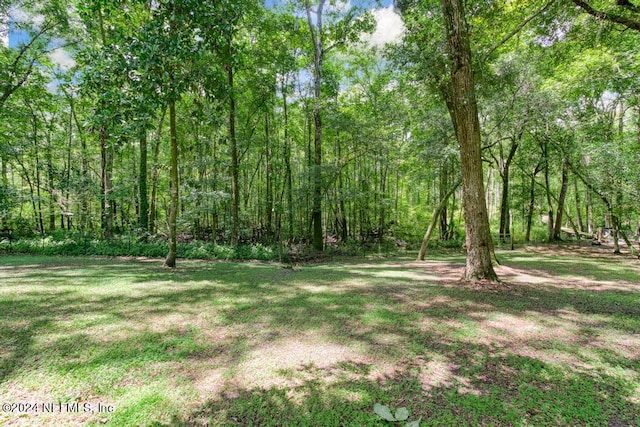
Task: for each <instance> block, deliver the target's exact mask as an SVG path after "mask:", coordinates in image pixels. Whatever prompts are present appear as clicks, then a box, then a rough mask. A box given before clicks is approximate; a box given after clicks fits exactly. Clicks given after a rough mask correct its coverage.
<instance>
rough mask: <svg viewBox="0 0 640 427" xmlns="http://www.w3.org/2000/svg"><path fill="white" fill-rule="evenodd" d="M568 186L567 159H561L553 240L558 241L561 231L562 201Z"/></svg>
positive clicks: (564, 198)
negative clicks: (560, 177)
mask: <svg viewBox="0 0 640 427" xmlns="http://www.w3.org/2000/svg"><path fill="white" fill-rule="evenodd" d="M568 187H569V167H568V165H567V160H566V159H563V160H562V184H561V187H560V196H559V197H558V209H557V210H556V223H555V226H554V227H553V240H554V241H559V240H561V239H560V232H561V231H562V213H563V212H564V202H565V200H566V198H567V188H568Z"/></svg>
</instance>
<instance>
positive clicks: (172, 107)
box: [164, 99, 179, 268]
mask: <svg viewBox="0 0 640 427" xmlns="http://www.w3.org/2000/svg"><path fill="white" fill-rule="evenodd" d="M169 134H170V144H171V173H170V176H171V178H170V181H171V185H170V186H171V205H170V208H169V253H168V254H167V258H166V259H165V260H164V266H165V267H169V268H175V266H176V258H177V254H178V243H177V239H176V237H177V234H176V225H177V224H176V222H177V221H176V220H177V217H178V195H179V193H178V185H179V183H178V135H177V130H176V102H175V100H173V99H172V100H170V101H169Z"/></svg>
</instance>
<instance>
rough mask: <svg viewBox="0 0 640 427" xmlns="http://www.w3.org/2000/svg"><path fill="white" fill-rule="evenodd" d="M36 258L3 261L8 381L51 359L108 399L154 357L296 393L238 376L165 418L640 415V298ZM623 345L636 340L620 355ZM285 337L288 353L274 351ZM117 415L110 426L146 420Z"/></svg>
mask: <svg viewBox="0 0 640 427" xmlns="http://www.w3.org/2000/svg"><path fill="white" fill-rule="evenodd" d="M30 261H31V265H39V266H40V267H36V268H33V267H30V268H29V269H24V268H21V267H20V265H19V263H15V264H16V265H15V266H9V267H3V269H4V270H3V272H5V273H6V274H7V277H12V274H13V275H14V277H15V278H14V279H13V280H12V281H10V282H9V283H8V284H7V285H6V286H7V288H5V292H4V293H2V294H0V320H1V321H2V324H3V326H6V327H3V328H2V331H0V345H1V346H2V348H3V350H2V352H1V353H0V355H1V359H0V386H2V384H3V383H6V382H8V381H10V380H11V379H12V378H14V376H15V375H16V374H18V373H19V372H21V371H22V372H24V371H29V370H37V369H40V368H42V367H43V366H44V365H46V367H47V369H50V370H53V371H55V372H57V373H58V374H59V375H62V376H64V375H76V376H79V377H81V378H86V379H87V381H91V382H92V384H89V386H88V387H89V388H90V389H91V393H97V394H104V395H108V394H109V393H112V391H111V388H112V387H113V386H114V385H122V384H125V387H126V386H127V381H128V379H129V377H131V375H134V374H135V372H136V371H138V370H144V369H146V368H148V367H152V366H154V364H158V363H165V362H171V363H175V364H182V365H185V366H184V367H183V368H182V370H181V371H179V372H178V373H177V375H182V374H184V373H185V372H187V371H188V369H187V366H188V365H191V364H198V363H200V364H202V365H207V366H209V365H210V367H213V368H220V369H222V370H223V371H224V372H223V373H226V375H227V376H229V377H230V378H226V377H225V375H222V376H221V378H220V381H221V382H225V381H227V380H231V381H230V382H232V383H233V375H236V374H237V375H239V376H242V375H243V370H246V369H247V366H249V367H252V369H254V371H255V372H251V374H255V373H256V372H257V373H258V374H259V373H260V370H264V371H268V372H267V375H269V376H271V377H274V378H275V377H277V378H278V381H280V382H282V381H284V382H285V383H287V384H288V385H287V386H286V387H285V386H281V385H278V384H279V383H278V382H276V383H275V384H272V385H270V386H261V385H260V383H259V381H253V380H252V379H251V378H250V379H249V380H247V379H246V378H244V379H245V380H246V381H244V382H243V381H242V379H241V380H238V381H237V382H235V383H234V385H233V386H232V387H229V388H226V389H225V387H222V389H221V391H220V392H219V393H217V394H216V395H215V396H214V397H211V398H210V399H208V400H206V401H205V403H203V404H202V405H200V407H198V408H196V409H195V410H193V411H191V412H190V413H188V414H182V413H180V412H177V413H176V414H175V417H174V420H173V421H172V422H171V423H172V424H175V425H184V424H187V425H207V424H212V425H218V424H219V425H323V426H324V425H326V426H330V425H336V426H337V425H384V424H381V423H380V422H379V421H377V420H376V418H375V415H373V413H372V410H371V408H372V407H373V404H374V403H378V402H379V403H384V404H388V405H390V406H394V407H399V406H406V407H408V408H409V409H410V410H411V413H412V419H417V418H418V417H422V419H423V424H424V425H443V424H444V425H447V424H457V425H478V424H485V425H486V424H498V425H516V424H523V423H532V424H534V425H546V424H560V425H567V424H592V425H607V424H609V425H633V424H634V423H637V422H640V420H638V419H637V418H634V417H635V414H638V413H640V407H639V405H638V403H637V396H636V397H634V396H635V394H637V393H638V392H637V388H638V387H639V386H638V384H639V383H640V381H639V380H638V376H637V372H638V371H639V370H640V362H639V360H640V359H639V358H638V348H637V347H636V348H634V346H635V345H636V344H637V343H638V340H637V331H638V330H640V299H639V293H638V292H632V291H602V290H601V291H598V292H597V293H596V292H589V291H584V290H577V289H565V288H562V287H554V286H548V285H546V286H530V285H521V286H516V285H514V286H511V287H508V288H504V289H500V290H498V291H493V292H484V291H479V290H472V289H468V288H464V287H456V286H451V285H449V284H447V285H446V286H443V285H442V284H440V283H437V282H434V281H433V280H432V279H431V273H430V272H429V271H424V270H425V269H423V268H420V267H411V268H407V267H406V266H403V265H402V264H401V263H399V264H397V265H388V263H387V264H385V265H384V266H381V267H377V266H375V265H373V266H372V265H368V266H366V268H364V267H362V266H360V267H359V266H358V265H352V264H349V265H341V264H338V265H323V266H313V267H303V269H302V270H301V271H292V270H284V269H281V268H280V267H278V266H275V265H268V264H260V263H241V264H232V263H198V262H195V263H184V264H183V266H182V267H181V268H180V270H178V271H176V272H169V271H166V270H162V269H159V268H157V267H154V266H150V265H148V264H140V263H135V262H130V261H124V262H121V263H118V262H114V261H113V260H99V261H94V260H91V261H90V262H91V264H90V265H87V261H77V263H76V264H75V265H74V268H73V269H69V268H68V267H67V266H66V260H64V259H60V260H55V262H52V261H51V260H46V262H44V263H41V264H38V259H34V260H30ZM27 262H28V261H27ZM442 264H446V263H441V264H438V265H439V266H442ZM449 267H450V268H454V269H455V268H457V267H458V265H457V264H451V265H449ZM407 270H409V271H407ZM390 272H394V274H389V273H390ZM409 273H411V274H409ZM112 281H123V282H124V283H125V285H124V286H122V285H117V286H116V287H114V288H113V289H112V288H111V286H112V285H111V283H112ZM3 286H5V285H4V284H3ZM12 286H15V289H17V290H16V292H15V293H12V292H11V287H12ZM25 286H26V288H25ZM7 289H8V290H7ZM34 289H35V290H34ZM217 329H221V330H223V331H224V332H225V333H224V334H220V335H219V336H218V335H216V330H217ZM96 331H99V333H96ZM305 334H308V335H310V336H311V338H310V339H300V336H301V335H302V336H305ZM47 335H50V337H49V338H47V339H44V338H43V337H45V336H47ZM616 335H619V336H620V337H621V339H620V341H621V342H623V341H624V340H627V341H629V342H630V344H629V345H628V346H625V345H621V344H619V343H617V342H614V343H613V344H615V345H611V346H609V345H608V344H610V343H608V342H607V339H608V336H613V338H612V339H613V340H614V341H615V340H616V338H617V337H616ZM634 337H635V338H634ZM38 338H40V340H39V341H38ZM316 338H319V339H317V340H315V341H314V339H316ZM634 339H636V340H635V341H634ZM287 340H290V341H291V342H292V343H293V345H291V346H290V345H281V346H280V347H278V344H282V343H283V342H289V341H287ZM323 342H331V343H337V345H339V346H340V348H341V349H342V348H345V349H347V348H350V349H352V350H353V351H352V352H351V353H349V352H347V353H346V354H345V355H344V356H336V360H333V361H332V360H331V358H330V357H329V358H327V361H326V363H325V362H324V361H323V360H322V359H321V358H322V356H323V355H320V358H319V359H318V358H317V359H313V358H312V359H308V358H307V359H305V357H301V358H299V359H297V361H296V362H295V363H292V364H284V365H278V364H277V363H276V364H275V368H273V367H271V368H269V367H268V366H266V365H267V363H265V365H264V366H263V365H261V363H263V362H274V361H273V360H267V359H269V358H271V359H277V358H290V357H293V356H292V354H291V353H287V352H292V353H293V352H294V351H296V350H300V351H303V352H304V351H307V352H311V351H313V350H314V349H315V348H322V343H323ZM296 345H297V346H298V348H296ZM274 348H276V349H278V348H280V349H281V352H276V351H274ZM585 349H586V350H588V352H586V353H585V352H584V350H585ZM294 359H295V358H294ZM309 360H311V361H310V362H309ZM276 362H278V360H276ZM387 365H388V366H390V367H391V368H390V370H389V371H388V372H387V371H385V369H383V368H381V366H387ZM149 369H151V368H149ZM150 372H151V374H153V370H152V369H151V370H150ZM612 372H618V374H615V375H614V373H612ZM627 372H631V373H633V372H636V374H635V376H628V377H627V378H626V379H624V377H625V375H626V374H627ZM151 374H150V375H151ZM199 375H200V374H199V373H198V372H195V373H193V380H194V381H197V380H199V379H200V378H199ZM225 378H226V379H225ZM143 380H144V378H143ZM187 380H190V379H189V378H187ZM252 381H253V382H252ZM132 383H134V384H131V385H128V386H130V387H134V386H135V380H134V381H132ZM634 393H635V394H634ZM634 399H636V400H634ZM152 404H153V403H152ZM119 417H120V418H119ZM122 417H124V415H123V413H119V414H118V413H116V414H115V415H114V418H113V420H112V423H113V424H114V425H132V424H135V422H133V421H131V420H128V419H126V418H122ZM148 421H149V420H146V421H145V422H148ZM163 422H165V421H159V422H158V423H156V425H163V424H161V423H163ZM165 425H166V423H165Z"/></svg>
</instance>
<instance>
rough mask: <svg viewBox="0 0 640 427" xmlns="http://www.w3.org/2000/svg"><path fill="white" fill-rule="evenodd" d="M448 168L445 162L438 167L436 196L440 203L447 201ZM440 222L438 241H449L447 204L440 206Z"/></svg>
mask: <svg viewBox="0 0 640 427" xmlns="http://www.w3.org/2000/svg"><path fill="white" fill-rule="evenodd" d="M448 175H449V168H448V167H447V162H443V163H442V166H441V167H440V177H439V178H440V179H439V184H440V185H439V187H440V188H439V189H438V195H439V197H440V202H442V199H444V198H446V199H449V195H448V194H447V190H448V186H449V176H448ZM439 216H440V221H439V227H438V231H439V232H440V240H449V215H448V212H447V204H446V203H445V204H444V205H443V206H442V209H441V210H440V212H439Z"/></svg>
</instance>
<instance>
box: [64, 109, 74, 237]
mask: <svg viewBox="0 0 640 427" xmlns="http://www.w3.org/2000/svg"><path fill="white" fill-rule="evenodd" d="M72 147H73V108H71V109H70V111H69V143H68V145H67V168H66V171H67V174H66V175H67V188H66V189H67V191H66V193H65V200H66V201H65V203H66V206H67V207H66V209H65V212H63V213H62V218H63V219H64V217H65V216H66V217H67V230H71V215H70V213H71V212H70V211H71V148H72Z"/></svg>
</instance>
